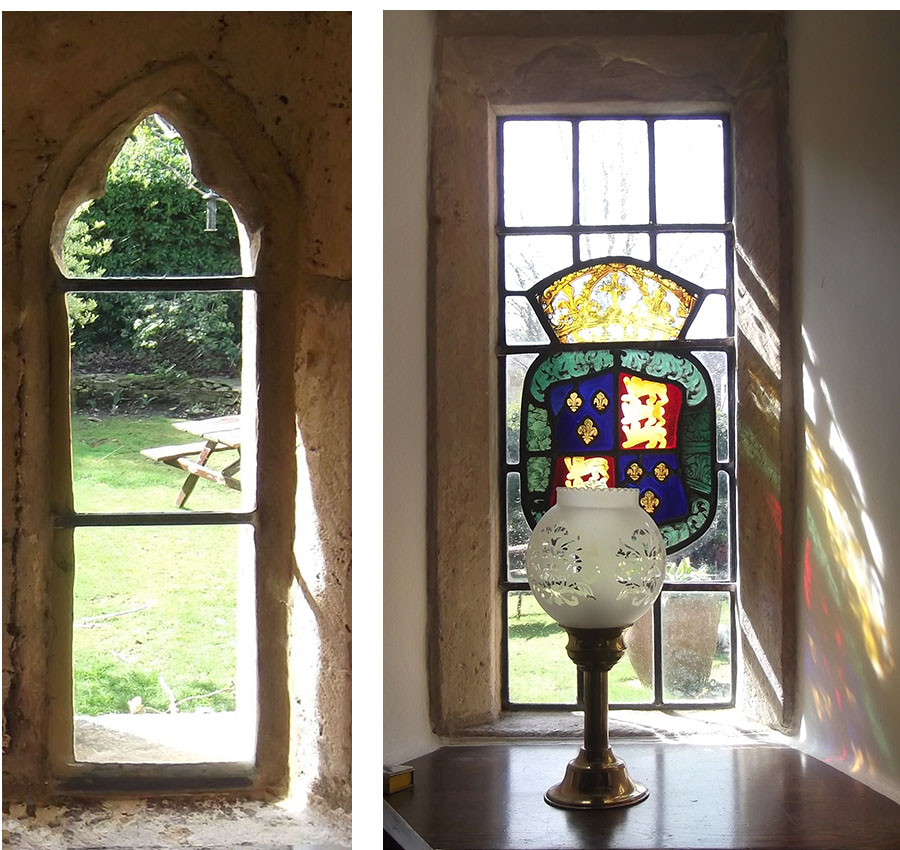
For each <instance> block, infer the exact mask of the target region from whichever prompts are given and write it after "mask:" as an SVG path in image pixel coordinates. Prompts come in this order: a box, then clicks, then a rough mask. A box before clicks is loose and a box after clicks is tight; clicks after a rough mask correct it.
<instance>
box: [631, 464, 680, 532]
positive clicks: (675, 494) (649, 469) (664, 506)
mask: <svg viewBox="0 0 900 850" xmlns="http://www.w3.org/2000/svg"><path fill="white" fill-rule="evenodd" d="M614 480H615V481H616V486H617V487H631V488H633V489H637V490H639V491H640V493H641V499H640V501H641V506H642V507H643V508H644V510H645V511H647V513H648V514H650V516H652V517H653V519H654V520H655V521H656V522H657V523H660V522H667V521H669V520H672V519H681V518H682V517H684V516H685V515H686V514H687V512H688V503H687V493H686V492H685V489H684V483H683V482H682V480H681V473H680V469H679V466H678V456H677V455H676V454H675V453H674V452H665V453H657V452H635V453H634V454H621V455H619V474H618V475H617V476H615V477H614ZM646 493H650V494H652V497H649V496H646V495H645V494H646Z"/></svg>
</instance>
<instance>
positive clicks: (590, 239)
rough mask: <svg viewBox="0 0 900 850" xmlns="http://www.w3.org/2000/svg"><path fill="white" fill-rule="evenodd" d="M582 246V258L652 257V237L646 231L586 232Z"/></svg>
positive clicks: (582, 239) (642, 258) (641, 258)
mask: <svg viewBox="0 0 900 850" xmlns="http://www.w3.org/2000/svg"><path fill="white" fill-rule="evenodd" d="M580 248H581V259H582V260H592V259H601V258H602V257H634V259H636V260H649V259H650V237H649V236H648V235H647V234H646V233H585V234H584V235H583V236H582V237H581V246H580Z"/></svg>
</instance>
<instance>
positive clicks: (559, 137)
mask: <svg viewBox="0 0 900 850" xmlns="http://www.w3.org/2000/svg"><path fill="white" fill-rule="evenodd" d="M503 215H504V223H505V224H506V225H507V226H508V227H524V226H539V225H558V224H572V125H571V123H569V122H568V121H505V122H504V123H503Z"/></svg>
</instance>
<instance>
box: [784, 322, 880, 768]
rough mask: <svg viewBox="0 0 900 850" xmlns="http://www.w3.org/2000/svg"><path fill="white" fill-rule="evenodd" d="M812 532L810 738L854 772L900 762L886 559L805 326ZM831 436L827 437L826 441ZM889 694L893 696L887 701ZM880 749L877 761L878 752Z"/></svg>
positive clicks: (807, 658)
mask: <svg viewBox="0 0 900 850" xmlns="http://www.w3.org/2000/svg"><path fill="white" fill-rule="evenodd" d="M803 342H804V349H805V350H804V358H803V398H804V408H805V414H806V416H805V437H806V463H805V465H806V503H807V512H806V539H805V541H804V544H803V545H804V551H803V558H804V560H803V597H802V604H803V614H802V629H803V631H802V632H801V634H803V635H805V636H806V641H805V645H804V646H801V647H800V649H801V651H802V653H803V659H802V661H803V669H802V674H801V675H802V676H803V680H804V689H805V692H806V694H807V697H806V704H805V706H803V720H802V725H801V730H800V742H801V744H803V743H804V742H805V741H807V740H811V741H815V744H816V748H817V749H818V750H823V751H826V752H830V753H833V754H834V755H832V756H831V757H826V758H825V760H826V761H830V762H833V763H837V764H838V765H839V766H840V767H841V768H842V769H845V770H848V771H849V772H851V773H858V772H859V771H863V770H868V771H872V770H873V769H874V765H873V762H875V763H881V764H892V763H896V760H897V758H898V754H897V753H896V752H891V746H892V745H891V742H890V739H889V737H888V736H887V735H886V734H885V729H884V717H883V716H882V713H881V712H880V711H879V709H878V706H877V704H876V702H875V701H874V700H873V698H872V697H873V693H875V692H877V691H878V690H879V689H883V688H885V687H887V680H888V678H889V676H890V674H891V673H892V672H893V670H894V665H895V661H894V651H893V647H892V646H891V641H890V636H889V634H888V627H887V622H886V614H887V611H886V597H885V589H884V557H883V552H882V547H881V543H880V542H879V539H878V533H877V530H876V528H875V526H874V524H873V522H872V520H871V518H870V516H869V512H868V506H867V501H866V495H865V491H864V489H863V484H862V480H861V478H860V474H859V470H858V469H857V466H856V462H855V460H854V456H853V452H852V451H851V449H850V446H849V445H848V444H847V442H846V440H845V438H844V436H843V434H842V431H841V427H840V425H839V423H838V422H837V421H836V419H835V415H834V408H833V406H832V403H831V398H830V395H829V392H828V385H827V383H826V382H825V380H824V378H823V377H822V376H821V374H819V371H818V367H817V358H816V354H815V351H814V349H813V346H812V343H811V341H810V339H809V337H808V336H807V333H806V331H805V329H804V330H803ZM826 443H827V444H826ZM882 701H883V700H882ZM876 754H877V758H875V756H876Z"/></svg>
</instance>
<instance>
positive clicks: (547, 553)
mask: <svg viewBox="0 0 900 850" xmlns="http://www.w3.org/2000/svg"><path fill="white" fill-rule="evenodd" d="M638 495H639V493H638V491H637V490H636V489H633V488H621V489H596V490H576V489H569V488H566V487H558V488H557V490H556V504H555V505H554V506H553V507H552V508H550V510H548V511H547V513H546V514H544V516H543V517H541V520H540V522H538V524H537V525H536V526H535V529H534V532H533V533H532V535H531V540H530V542H529V543H528V551H527V554H526V558H525V569H526V572H527V574H528V581H529V583H530V584H531V590H532V592H533V593H534V597H535V599H537V601H538V604H539V605H540V606H541V607H542V608H543V609H544V610H545V611H546V612H547V613H548V614H549V615H550V616H551V617H552V618H553V619H554V620H556V621H557V622H558V623H559V624H560V625H561V626H563V627H568V628H576V629H612V628H619V627H622V628H624V627H626V626H630V625H631V624H632V623H634V621H635V620H637V619H638V618H640V617H641V616H643V615H644V614H646V613H647V611H649V610H650V608H651V607H652V606H653V603H654V602H655V601H656V597H657V596H659V593H660V590H662V585H663V577H664V574H665V557H666V547H665V542H664V541H663V537H662V535H661V534H660V533H659V529H658V528H657V526H656V523H655V522H653V520H652V519H651V518H650V516H649V515H648V514H647V512H646V511H644V510H643V509H642V508H641V506H640V505H639V504H638Z"/></svg>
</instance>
